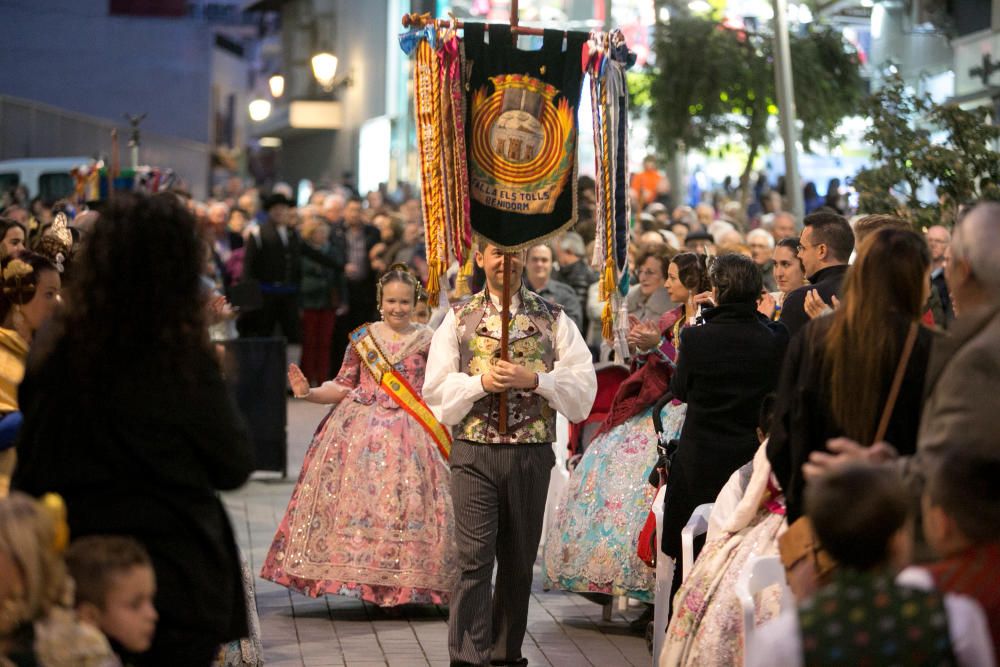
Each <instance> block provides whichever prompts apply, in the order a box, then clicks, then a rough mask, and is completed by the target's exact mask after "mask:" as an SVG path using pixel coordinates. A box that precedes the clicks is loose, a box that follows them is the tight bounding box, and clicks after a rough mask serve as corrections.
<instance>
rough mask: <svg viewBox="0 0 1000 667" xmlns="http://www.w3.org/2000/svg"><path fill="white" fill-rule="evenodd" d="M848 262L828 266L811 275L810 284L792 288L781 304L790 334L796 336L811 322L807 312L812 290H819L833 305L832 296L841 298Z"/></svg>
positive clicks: (782, 317)
mask: <svg viewBox="0 0 1000 667" xmlns="http://www.w3.org/2000/svg"><path fill="white" fill-rule="evenodd" d="M847 269H848V266H847V264H838V265H837V266H828V267H826V268H825V269H820V270H819V271H817V272H816V273H814V274H813V275H811V276H809V284H808V285H804V286H802V287H800V288H798V289H796V290H792V291H791V292H789V293H788V296H786V297H785V301H784V303H782V304H781V320H780V321H781V322H783V323H784V324H785V326H786V327H788V335H789V336H795V334H797V333H798V332H799V331H800V330H801V329H802V327H804V326H805V325H806V324H807V323H808V322H809V315H808V314H806V306H805V304H806V293H807V292H809V291H810V290H816V291H817V292H819V295H820V297H821V298H822V299H823V301H825V302H826V303H828V304H831V305H832V297H833V296H835V295H836V296H837V298H840V289H841V286H842V285H843V284H844V276H845V275H846V274H847Z"/></svg>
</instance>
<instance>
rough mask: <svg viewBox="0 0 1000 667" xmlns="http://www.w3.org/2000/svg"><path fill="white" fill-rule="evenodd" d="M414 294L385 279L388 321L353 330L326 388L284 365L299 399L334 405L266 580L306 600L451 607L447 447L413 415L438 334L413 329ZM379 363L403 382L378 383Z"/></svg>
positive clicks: (403, 275) (403, 280)
mask: <svg viewBox="0 0 1000 667" xmlns="http://www.w3.org/2000/svg"><path fill="white" fill-rule="evenodd" d="M415 287H416V281H415V280H414V278H413V276H412V275H411V274H410V273H408V272H406V271H403V270H397V269H395V267H394V269H393V270H390V271H389V273H387V274H386V275H385V276H383V278H382V280H381V281H380V282H379V309H380V311H381V313H382V318H383V321H382V322H375V323H373V324H367V325H364V326H363V327H359V328H358V329H357V330H356V331H355V332H354V333H352V334H351V344H350V345H348V350H347V355H346V356H345V358H344V364H343V366H342V367H341V369H340V373H339V374H338V375H337V377H336V378H334V379H333V380H331V381H328V382H325V383H323V385H322V386H320V387H316V388H313V389H310V388H309V386H308V383H307V382H306V380H305V378H304V377H303V376H302V373H301V371H299V369H298V368H297V367H296V366H294V365H293V366H292V367H291V368H290V369H289V380H290V382H291V386H292V390H293V392H294V393H295V395H296V396H297V397H299V398H303V399H305V400H308V401H311V402H315V403H333V404H335V405H334V408H333V409H332V410H331V411H330V414H329V415H328V416H327V417H326V418H325V419H324V420H323V422H322V423H320V426H319V428H318V429H317V431H316V434H315V436H314V437H313V441H312V444H311V445H310V446H309V450H308V452H307V453H306V457H305V461H304V462H303V464H302V472H301V474H300V475H299V481H298V484H297V485H296V486H295V490H294V491H293V492H292V498H291V500H290V501H289V503H288V509H287V510H286V512H285V516H284V518H283V519H282V520H281V525H280V526H279V527H278V532H277V534H276V535H275V538H274V542H273V543H272V545H271V549H270V551H269V552H268V555H267V559H266V560H265V561H264V567H263V569H262V570H261V577H263V578H265V579H269V580H271V581H274V582H275V583H278V584H281V585H282V586H287V587H288V588H291V589H294V590H297V591H299V592H302V593H305V594H306V595H310V596H312V597H318V596H320V595H326V594H333V595H345V596H349V597H354V598H360V599H362V600H366V601H368V602H372V603H374V604H377V605H380V606H386V607H388V606H395V605H400V604H406V603H420V604H446V603H447V602H448V597H449V593H450V591H451V587H452V584H453V582H454V580H455V575H456V573H457V571H458V568H457V562H456V558H455V546H454V545H455V539H454V514H453V510H452V504H451V496H450V493H449V473H448V468H447V464H446V461H445V459H444V454H443V453H442V452H447V449H448V446H450V441H449V445H441V444H439V443H441V441H442V440H443V438H442V437H440V434H442V433H443V434H444V438H446V437H447V433H446V432H444V431H443V429H442V430H435V428H434V427H435V426H436V427H440V425H439V424H437V423H436V422H433V424H430V425H427V423H426V421H427V420H426V419H425V420H424V421H423V422H422V421H421V420H420V419H418V417H416V416H411V414H410V413H411V411H412V412H415V413H416V414H418V415H419V414H424V413H423V412H422V411H421V410H420V405H422V401H421V399H420V394H419V390H420V387H421V386H422V385H423V380H424V367H425V365H426V362H427V351H428V349H429V347H430V342H431V336H432V335H433V332H432V331H431V330H430V329H428V328H427V327H425V326H423V325H419V324H414V323H413V322H412V319H411V317H412V312H413V305H414V297H415ZM358 350H362V351H363V356H362V355H359V353H358ZM378 360H382V362H383V364H384V368H385V369H386V371H387V372H388V373H390V374H391V373H395V375H394V376H392V377H395V378H402V380H403V382H398V381H391V380H390V381H386V379H385V378H383V379H382V381H381V382H379V381H377V380H376V378H375V374H377V373H378V370H377V369H375V370H374V371H373V370H371V368H372V363H373V362H374V361H378ZM386 362H387V363H386ZM387 377H388V375H387ZM400 384H402V385H403V387H404V388H405V389H411V388H412V390H413V392H414V393H413V394H410V395H409V396H408V400H409V401H410V403H409V405H408V406H407V408H408V409H404V408H403V405H406V401H405V400H404V401H403V405H401V404H400V399H399V397H398V395H397V393H392V392H391V391H390V388H392V389H394V390H399V389H400ZM414 397H415V398H414ZM414 402H415V403H416V404H417V405H416V410H412V409H411V408H413V407H414ZM428 414H429V413H428ZM431 420H433V416H431ZM435 432H436V433H438V434H439V437H438V438H437V439H435V438H434V437H432V433H435Z"/></svg>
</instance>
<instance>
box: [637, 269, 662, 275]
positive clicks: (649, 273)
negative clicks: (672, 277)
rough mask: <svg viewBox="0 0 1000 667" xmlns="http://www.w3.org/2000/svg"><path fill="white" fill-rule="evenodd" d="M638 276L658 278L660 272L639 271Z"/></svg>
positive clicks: (650, 270) (651, 270)
mask: <svg viewBox="0 0 1000 667" xmlns="http://www.w3.org/2000/svg"><path fill="white" fill-rule="evenodd" d="M638 275H640V276H658V275H660V272H659V271H654V270H653V269H639V271H638Z"/></svg>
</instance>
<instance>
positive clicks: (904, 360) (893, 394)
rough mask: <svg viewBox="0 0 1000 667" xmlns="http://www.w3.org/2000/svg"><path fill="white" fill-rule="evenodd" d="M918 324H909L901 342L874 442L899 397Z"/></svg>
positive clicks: (886, 422)
mask: <svg viewBox="0 0 1000 667" xmlns="http://www.w3.org/2000/svg"><path fill="white" fill-rule="evenodd" d="M919 327H920V325H919V324H917V323H916V322H912V323H911V324H910V331H909V333H907V334H906V342H905V343H903V353H902V354H901V355H900V356H899V365H898V366H896V375H895V376H894V377H893V378H892V387H891V388H890V389H889V397H888V398H887V399H886V400H885V407H884V408H883V409H882V419H880V420H879V423H878V430H877V431H876V432H875V440H873V441H872V444H874V443H876V442H881V441H882V439H883V438H884V437H885V432H886V431H887V430H888V429H889V418H890V417H892V411H893V409H894V408H895V407H896V399H897V398H899V389H900V387H901V386H902V384H903V376H904V375H905V374H906V366H907V364H909V363H910V354H911V353H912V352H913V346H914V344H915V343H916V342H917V330H918V329H919Z"/></svg>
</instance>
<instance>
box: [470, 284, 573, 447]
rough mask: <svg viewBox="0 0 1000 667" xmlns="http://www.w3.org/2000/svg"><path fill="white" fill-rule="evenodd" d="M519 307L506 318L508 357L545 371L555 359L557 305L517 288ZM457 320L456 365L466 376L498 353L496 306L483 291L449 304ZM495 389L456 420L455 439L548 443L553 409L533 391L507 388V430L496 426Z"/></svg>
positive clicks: (478, 371)
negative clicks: (501, 430)
mask: <svg viewBox="0 0 1000 667" xmlns="http://www.w3.org/2000/svg"><path fill="white" fill-rule="evenodd" d="M519 296H520V298H521V306H520V308H518V311H517V314H516V315H514V316H513V317H511V321H510V329H509V334H508V336H509V337H508V342H509V346H508V352H509V359H510V361H511V362H513V363H515V364H521V365H522V366H525V367H526V368H528V370H531V371H534V372H536V373H547V372H549V371H551V370H552V365H553V363H555V360H556V354H555V326H556V320H557V319H558V317H559V313H560V311H561V310H562V309H561V308H560V307H559V306H557V305H555V304H552V303H549V302H548V301H545V300H544V299H542V298H541V297H539V296H538V295H536V294H533V293H532V292H529V291H528V290H526V289H523V288H522V289H521V291H520V293H519ZM455 320H456V322H457V323H458V339H459V355H460V358H459V363H460V364H461V365H460V366H459V367H460V368H461V370H462V371H463V372H465V373H468V374H469V375H474V376H475V375H483V374H484V373H486V372H487V371H488V370H489V368H490V365H491V364H493V363H495V361H494V360H495V359H499V358H500V332H501V329H500V311H499V310H497V308H496V306H494V305H493V301H492V300H491V299H490V298H489V296H488V295H487V290H483V291H482V292H480V293H479V294H477V295H475V296H474V297H472V299H470V300H469V301H468V302H467V303H465V304H461V305H458V306H455ZM499 415H500V394H487V395H486V396H484V397H483V398H481V399H479V400H478V401H476V403H475V404H474V405H473V406H472V409H471V410H470V411H469V414H467V415H466V416H465V419H463V420H462V422H461V423H460V424H458V425H457V426H456V427H455V428H454V430H453V435H454V437H455V438H456V439H462V440H468V441H470V442H479V443H484V444H487V443H488V444H515V443H534V442H554V441H555V438H556V433H555V428H556V413H555V410H553V409H552V407H551V406H549V403H548V401H546V400H545V399H544V398H542V397H541V396H539V395H538V394H536V393H535V392H533V391H529V390H520V389H512V390H510V391H508V392H507V435H500V433H499V431H498V427H499Z"/></svg>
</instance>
